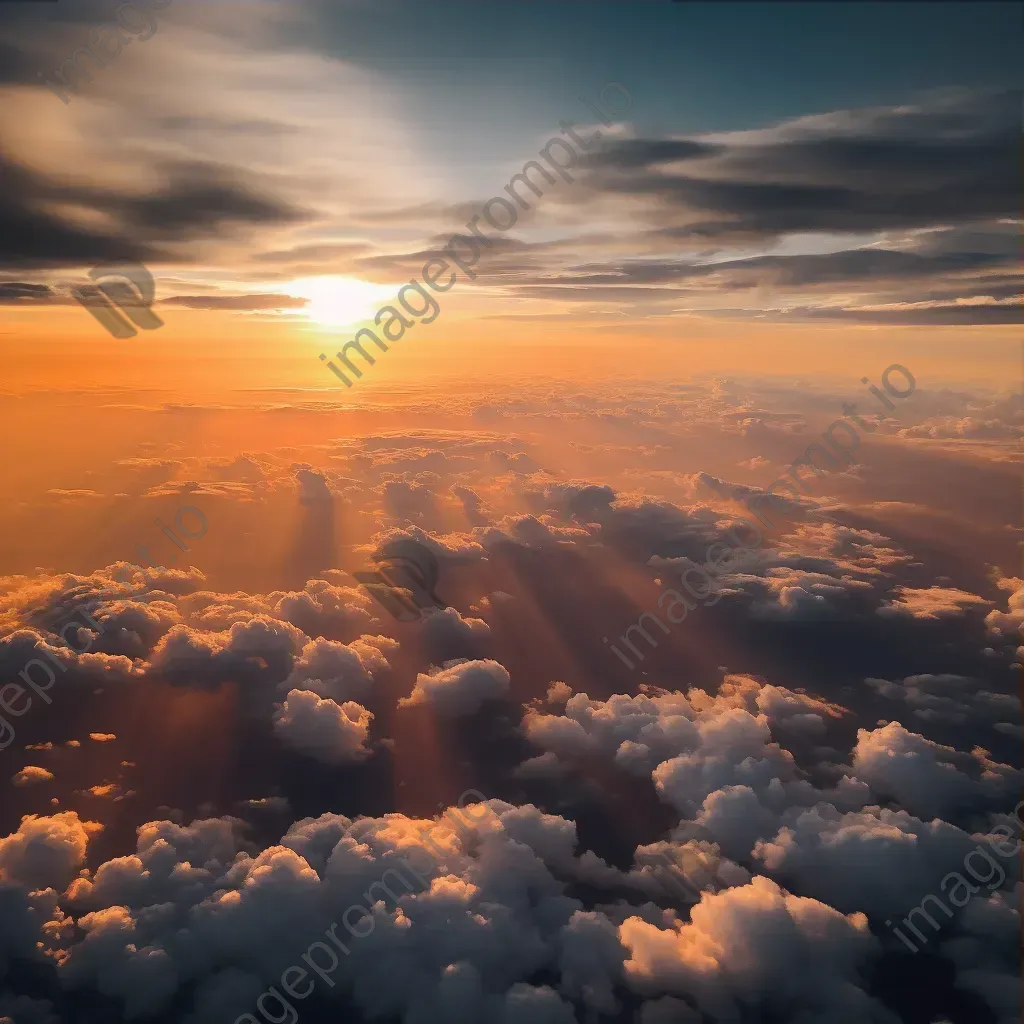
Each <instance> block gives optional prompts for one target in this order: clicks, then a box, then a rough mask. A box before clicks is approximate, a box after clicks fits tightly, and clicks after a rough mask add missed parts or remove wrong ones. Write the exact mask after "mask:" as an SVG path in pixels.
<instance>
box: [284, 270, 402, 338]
mask: <svg viewBox="0 0 1024 1024" xmlns="http://www.w3.org/2000/svg"><path fill="white" fill-rule="evenodd" d="M288 290H289V292H291V293H293V294H296V295H300V296H302V297H303V298H306V299H309V305H308V306H306V308H305V310H304V312H305V314H306V316H308V317H309V319H310V320H315V321H316V322H317V323H318V324H321V325H322V326H324V327H350V326H352V325H353V324H357V323H359V322H360V321H362V320H370V319H372V318H373V316H374V314H375V313H376V312H377V310H378V309H380V307H381V306H382V305H384V304H385V302H386V300H387V297H388V296H389V295H390V294H391V292H392V289H390V288H385V287H383V286H381V285H379V284H371V283H370V282H369V281H362V280H360V279H359V278H358V277H341V276H334V275H332V276H324V277H306V278H302V279H301V280H299V281H296V282H295V283H294V284H293V285H292V286H291V287H290V288H289V289H288Z"/></svg>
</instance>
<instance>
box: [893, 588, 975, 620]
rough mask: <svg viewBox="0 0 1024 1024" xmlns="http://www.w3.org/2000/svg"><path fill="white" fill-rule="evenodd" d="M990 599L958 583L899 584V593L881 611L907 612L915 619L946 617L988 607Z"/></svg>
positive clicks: (896, 614) (904, 613)
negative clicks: (911, 585) (951, 584)
mask: <svg viewBox="0 0 1024 1024" xmlns="http://www.w3.org/2000/svg"><path fill="white" fill-rule="evenodd" d="M991 603H992V602H991V601H986V600H985V599H984V598H983V597H978V595H977V594H971V593H968V592H967V591H966V590H957V589H956V588H955V587H926V588H923V589H920V588H915V587H897V588H896V597H895V598H893V600H891V601H886V602H885V603H884V604H883V605H881V607H879V608H878V609H877V613H878V614H879V615H885V616H898V615H903V616H907V617H909V618H912V619H944V618H956V617H958V616H961V615H963V614H964V613H965V612H966V611H967V610H968V609H969V608H972V607H985V606H987V605H990V604H991Z"/></svg>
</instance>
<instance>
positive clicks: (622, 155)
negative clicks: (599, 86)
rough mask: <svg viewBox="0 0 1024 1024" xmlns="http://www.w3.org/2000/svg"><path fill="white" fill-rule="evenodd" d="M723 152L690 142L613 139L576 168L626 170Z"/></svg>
mask: <svg viewBox="0 0 1024 1024" xmlns="http://www.w3.org/2000/svg"><path fill="white" fill-rule="evenodd" d="M723 149H724V147H722V146H716V145H711V144H709V143H706V142H696V141H695V140H693V139H615V140H612V141H610V142H607V143H605V144H604V146H603V147H602V148H601V149H599V150H598V151H597V152H595V153H592V154H588V155H585V156H584V157H583V159H582V161H581V163H580V166H581V167H592V168H601V167H607V168H611V169H614V170H621V171H626V170H633V169H634V168H645V167H653V166H654V165H655V164H663V163H672V162H673V161H676V160H689V159H692V158H693V157H699V156H711V155H713V154H716V153H720V152H722V150H723Z"/></svg>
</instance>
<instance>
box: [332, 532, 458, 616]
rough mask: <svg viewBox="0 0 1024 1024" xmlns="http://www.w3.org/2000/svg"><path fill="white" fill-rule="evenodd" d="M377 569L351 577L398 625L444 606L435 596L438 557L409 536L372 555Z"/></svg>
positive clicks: (438, 569) (356, 573) (385, 546)
mask: <svg viewBox="0 0 1024 1024" xmlns="http://www.w3.org/2000/svg"><path fill="white" fill-rule="evenodd" d="M373 560H374V561H375V562H376V563H377V565H378V566H379V568H378V569H377V570H375V571H372V572H370V571H363V572H354V573H352V576H353V577H354V578H355V579H356V580H358V581H359V583H360V584H362V587H363V589H364V590H365V591H366V592H367V593H368V594H369V595H370V596H371V597H372V598H374V600H376V601H377V603H378V604H380V605H381V607H383V608H384V610H385V611H386V612H387V613H388V614H389V615H390V616H391V617H392V618H394V619H397V620H398V621H399V622H415V621H417V620H418V619H421V618H423V616H424V615H426V614H427V613H428V612H430V611H433V610H434V609H435V608H437V609H443V608H445V607H447V605H446V603H445V602H444V601H442V600H441V598H439V597H438V596H437V594H436V593H434V587H435V586H437V581H438V578H439V576H440V571H441V570H440V566H439V565H438V561H437V556H436V555H435V554H434V552H433V551H431V550H430V549H429V548H428V547H427V546H426V545H425V544H421V543H420V542H419V541H417V540H413V539H412V538H411V537H401V538H399V539H398V540H394V541H389V542H388V543H386V544H385V545H384V546H383V547H382V548H381V549H380V551H379V553H378V554H376V555H374V556H373Z"/></svg>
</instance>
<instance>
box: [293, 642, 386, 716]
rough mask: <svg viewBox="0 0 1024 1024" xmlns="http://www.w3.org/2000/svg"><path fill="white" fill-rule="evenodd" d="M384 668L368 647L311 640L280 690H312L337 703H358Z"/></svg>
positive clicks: (376, 652) (383, 662) (376, 651)
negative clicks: (354, 701)
mask: <svg viewBox="0 0 1024 1024" xmlns="http://www.w3.org/2000/svg"><path fill="white" fill-rule="evenodd" d="M387 667H388V661H387V658H386V657H384V655H383V654H382V653H381V652H380V650H379V649H378V648H377V647H376V646H372V645H370V644H368V643H365V642H362V641H359V640H356V641H354V642H353V643H351V644H342V643H338V642H337V641H334V640H324V639H319V640H312V641H310V642H309V643H308V644H306V646H305V647H303V648H302V652H301V653H300V654H299V656H298V657H297V658H296V659H295V662H294V663H293V665H292V669H291V672H289V673H288V678H287V679H285V681H284V682H283V683H281V689H284V690H311V691H313V692H314V693H317V694H319V695H320V696H321V697H330V698H331V699H332V700H335V701H340V702H345V701H348V700H361V699H363V698H365V697H366V696H367V694H368V693H369V692H370V690H371V689H372V687H373V678H374V675H375V674H377V673H379V672H382V671H384V670H385V669H386V668H387Z"/></svg>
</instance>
